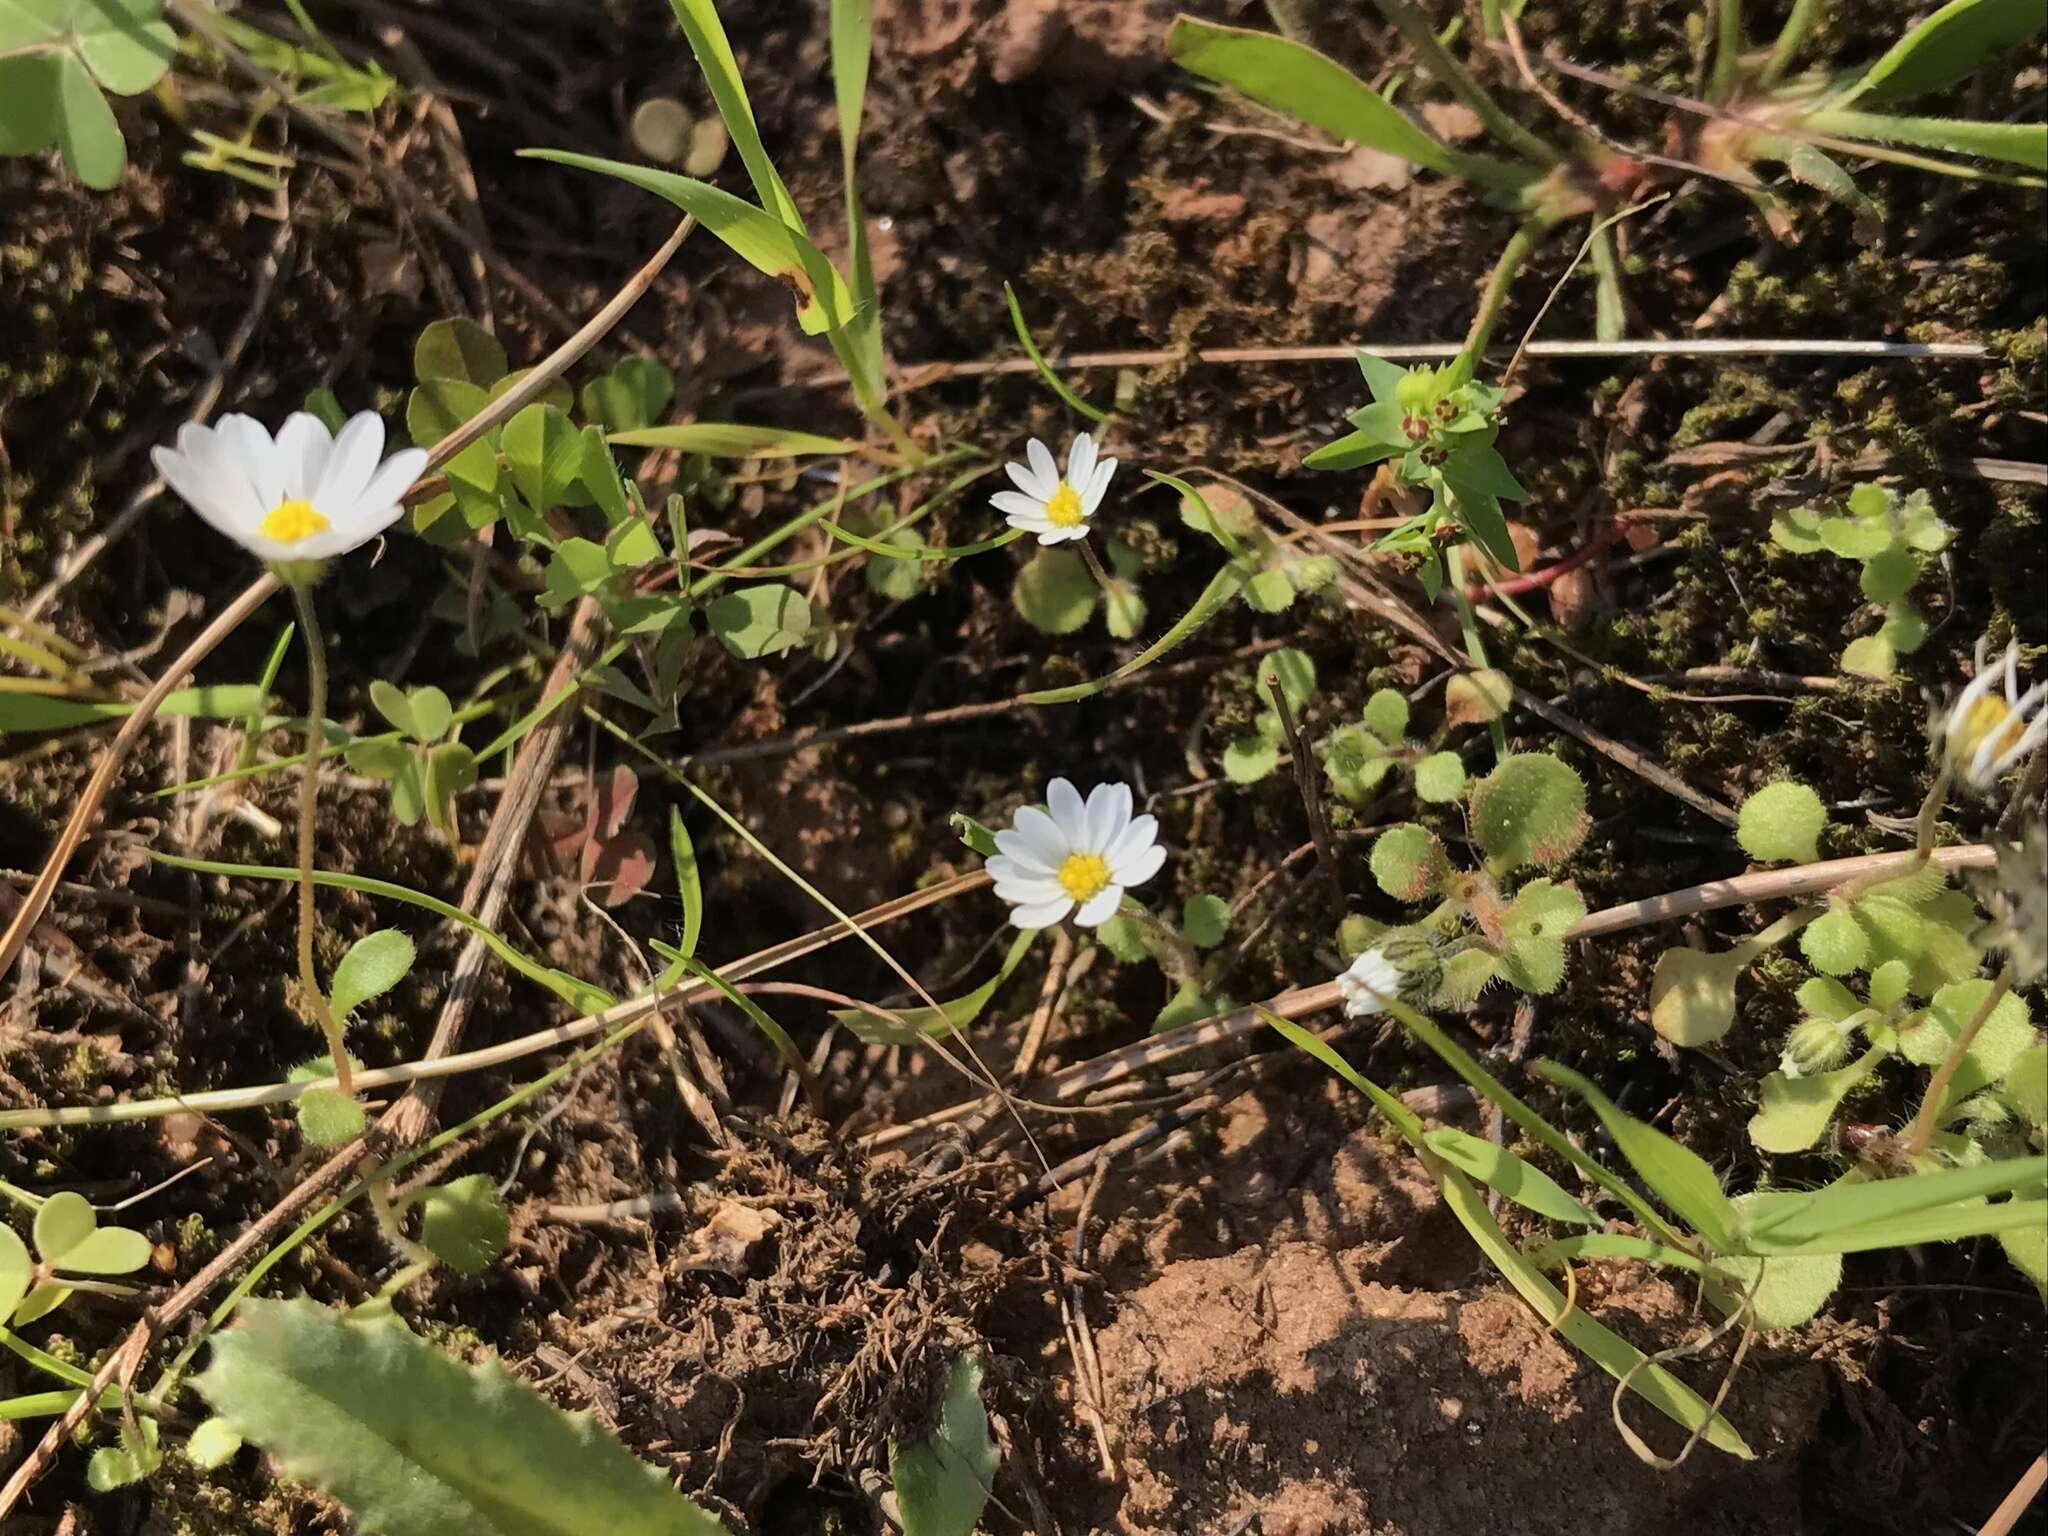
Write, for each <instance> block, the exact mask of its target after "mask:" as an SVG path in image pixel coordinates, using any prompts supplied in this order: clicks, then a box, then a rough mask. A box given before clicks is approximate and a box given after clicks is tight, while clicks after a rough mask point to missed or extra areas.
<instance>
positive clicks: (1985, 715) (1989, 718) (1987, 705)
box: [1949, 693, 2026, 762]
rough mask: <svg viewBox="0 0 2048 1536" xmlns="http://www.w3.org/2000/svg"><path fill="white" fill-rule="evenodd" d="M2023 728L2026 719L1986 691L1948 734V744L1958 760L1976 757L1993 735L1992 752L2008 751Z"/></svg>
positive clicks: (1995, 753) (2018, 737) (2024, 727)
mask: <svg viewBox="0 0 2048 1536" xmlns="http://www.w3.org/2000/svg"><path fill="white" fill-rule="evenodd" d="M2025 729H2026V721H2025V720H2023V719H2021V718H2020V717H2019V716H2018V715H2015V714H2014V713H2013V712H2012V708H2011V706H2010V705H2008V704H2007V703H2006V702H2005V700H2003V699H2001V698H1999V697H1998V696H1997V695H1996V694H1991V693H1987V694H1985V695H1984V697H1983V698H1981V699H1979V700H1977V702H1976V703H1974V704H1972V705H1971V706H1970V712H1969V713H1968V714H1967V715H1965V716H1963V722H1962V724H1961V725H1960V726H1958V727H1957V728H1956V729H1955V731H1954V732H1953V733H1951V735H1950V737H1949V744H1950V748H1951V750H1952V751H1953V753H1954V755H1955V757H1956V758H1957V760H1958V761H1960V762H1968V761H1969V760H1970V759H1971V758H1973V757H1975V756H1976V755H1977V753H1978V751H1979V750H1980V749H1981V748H1982V747H1983V745H1984V743H1985V742H1986V741H1989V740H1992V739H1993V738H1996V741H1997V744H1996V745H1995V746H1993V747H1992V749H1991V755H1992V756H1993V757H1997V756H1999V755H2001V754H2003V753H2005V752H2008V751H2010V750H2011V749H2012V748H2013V746H2014V745H2015V744H2017V743H2018V741H2019V739H2020V734H2021V732H2023V731H2024V730H2025Z"/></svg>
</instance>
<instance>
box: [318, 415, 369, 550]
mask: <svg viewBox="0 0 2048 1536" xmlns="http://www.w3.org/2000/svg"><path fill="white" fill-rule="evenodd" d="M383 455H384V418H383V417H381V416H379V415H378V414H377V413H376V412H375V411H358V412H356V414H355V415H353V416H351V417H349V419H348V424H347V425H346V426H344V427H343V428H342V429H341V431H340V432H339V433H338V434H336V436H335V439H334V451H333V452H332V453H331V454H329V455H328V457H327V465H326V468H324V469H323V470H321V472H320V483H319V484H318V485H316V486H315V487H314V488H313V494H312V496H311V497H310V498H309V499H310V500H311V501H312V503H313V508H314V510H315V511H317V512H318V513H320V515H321V516H323V517H325V518H327V519H328V520H329V521H330V522H336V523H338V522H341V521H342V520H343V519H345V518H346V517H348V515H349V514H350V513H351V512H353V511H354V510H355V507H356V503H357V502H358V501H359V500H360V499H361V498H362V494H363V487H364V486H366V485H368V484H369V483H370V476H371V475H373V474H375V473H376V472H377V461H378V459H380V458H382V457H383Z"/></svg>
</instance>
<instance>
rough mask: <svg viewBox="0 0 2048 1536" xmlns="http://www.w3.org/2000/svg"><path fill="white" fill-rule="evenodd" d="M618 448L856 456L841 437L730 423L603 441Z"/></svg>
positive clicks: (738, 455)
mask: <svg viewBox="0 0 2048 1536" xmlns="http://www.w3.org/2000/svg"><path fill="white" fill-rule="evenodd" d="M606 441H607V442H610V443H613V444H615V445H617V446H618V447H621V448H674V449H677V450H679V451H680V452H683V453H702V454H708V455H709V456H711V457H712V458H722V459H793V458H799V457H802V456H803V455H805V454H812V453H821V454H839V453H859V452H860V451H861V445H860V444H859V443H856V442H852V441H850V440H848V439H846V438H843V437H820V436H819V435H818V434H817V433H815V432H799V431H797V430H796V429H795V428H793V427H753V426H746V425H743V424H742V423H739V422H733V421H687V422H683V423H680V424H679V425H676V426H672V427H641V428H637V429H636V430H633V431H630V432H614V433H612V434H610V436H609V437H608V438H607V439H606Z"/></svg>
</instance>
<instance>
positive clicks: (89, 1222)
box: [35, 1189, 100, 1266]
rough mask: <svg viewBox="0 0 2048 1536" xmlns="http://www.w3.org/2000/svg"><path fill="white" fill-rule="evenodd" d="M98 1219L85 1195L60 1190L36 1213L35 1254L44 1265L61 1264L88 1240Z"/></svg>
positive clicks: (97, 1225) (95, 1227)
mask: <svg viewBox="0 0 2048 1536" xmlns="http://www.w3.org/2000/svg"><path fill="white" fill-rule="evenodd" d="M99 1224H100V1219H99V1217H98V1216H96V1215H94V1214H93V1209H92V1205H91V1203H90V1202H89V1201H87V1200H86V1198H85V1196H83V1195H81V1194H78V1193H76V1192H74V1191H72V1190H68V1189H67V1190H61V1191H59V1192H58V1193H57V1194H54V1195H52V1196H50V1198H49V1199H47V1200H45V1201H44V1202H43V1203H42V1206H41V1207H40V1208H39V1209H38V1210H37V1211H36V1219H35V1239H36V1252H37V1253H38V1254H39V1255H40V1256H41V1257H42V1260H43V1262H44V1263H45V1264H56V1265H60V1266H61V1265H62V1264H63V1262H64V1260H65V1259H66V1258H67V1257H69V1255H70V1253H71V1250H72V1249H74V1248H76V1247H78V1246H79V1245H80V1244H82V1243H83V1242H85V1240H86V1239H87V1238H89V1237H91V1236H92V1235H93V1233H94V1231H96V1230H97V1229H98V1227H99Z"/></svg>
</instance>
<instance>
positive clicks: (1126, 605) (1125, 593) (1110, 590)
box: [1102, 545, 1145, 640]
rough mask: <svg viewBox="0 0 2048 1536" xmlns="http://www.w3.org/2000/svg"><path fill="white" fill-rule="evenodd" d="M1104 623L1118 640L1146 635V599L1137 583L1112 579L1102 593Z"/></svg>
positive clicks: (1133, 638)
mask: <svg viewBox="0 0 2048 1536" xmlns="http://www.w3.org/2000/svg"><path fill="white" fill-rule="evenodd" d="M1114 547H1115V546H1114V545H1112V546H1111V548H1114ZM1102 622H1103V626H1104V627H1105V628H1106V629H1108V631H1109V633H1110V635H1111V636H1112V637H1113V638H1115V639H1118V640H1135V639H1137V638H1138V636H1139V635H1141V634H1143V633H1144V631H1145V599H1144V597H1143V596H1142V595H1141V594H1140V593H1139V591H1138V585H1137V583H1136V582H1133V581H1123V580H1118V579H1115V578H1112V579H1111V581H1110V583H1109V585H1108V586H1107V587H1105V588H1104V589H1103V593H1102Z"/></svg>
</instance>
